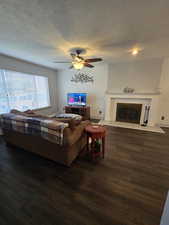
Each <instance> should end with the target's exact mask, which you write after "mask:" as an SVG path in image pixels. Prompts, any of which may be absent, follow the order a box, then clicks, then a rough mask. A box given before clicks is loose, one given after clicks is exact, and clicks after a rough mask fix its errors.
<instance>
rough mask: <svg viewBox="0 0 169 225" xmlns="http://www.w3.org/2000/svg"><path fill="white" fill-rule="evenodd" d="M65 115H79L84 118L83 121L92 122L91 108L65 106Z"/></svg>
mask: <svg viewBox="0 0 169 225" xmlns="http://www.w3.org/2000/svg"><path fill="white" fill-rule="evenodd" d="M65 113H73V114H78V115H81V116H82V117H83V120H90V106H75V105H67V106H65Z"/></svg>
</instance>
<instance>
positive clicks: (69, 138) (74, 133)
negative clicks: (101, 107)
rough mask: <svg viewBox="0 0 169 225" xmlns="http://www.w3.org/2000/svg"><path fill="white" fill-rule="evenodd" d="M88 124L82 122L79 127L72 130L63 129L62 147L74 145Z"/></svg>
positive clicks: (87, 122)
mask: <svg viewBox="0 0 169 225" xmlns="http://www.w3.org/2000/svg"><path fill="white" fill-rule="evenodd" d="M88 124H90V121H88V120H86V121H82V122H81V123H80V124H79V125H77V126H76V127H75V128H74V129H71V128H69V127H67V128H65V129H64V137H63V142H64V145H69V146H71V145H73V144H74V143H76V142H77V141H78V140H79V138H80V137H81V136H82V135H83V134H84V129H85V127H86V126H87V125H88Z"/></svg>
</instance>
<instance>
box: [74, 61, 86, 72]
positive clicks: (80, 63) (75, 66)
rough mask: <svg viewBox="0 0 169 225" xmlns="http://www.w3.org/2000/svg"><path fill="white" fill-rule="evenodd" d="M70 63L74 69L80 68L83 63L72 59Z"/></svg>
mask: <svg viewBox="0 0 169 225" xmlns="http://www.w3.org/2000/svg"><path fill="white" fill-rule="evenodd" d="M72 65H73V67H74V68H75V69H76V70H81V69H82V68H83V67H84V64H83V63H82V62H76V61H75V62H74V61H73V62H72Z"/></svg>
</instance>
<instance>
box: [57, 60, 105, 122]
mask: <svg viewBox="0 0 169 225" xmlns="http://www.w3.org/2000/svg"><path fill="white" fill-rule="evenodd" d="M107 69H108V68H107V65H106V64H103V63H101V64H97V65H96V66H95V68H93V69H83V70H82V71H81V72H87V73H88V74H90V75H91V76H93V77H94V82H93V83H86V84H81V83H74V82H71V81H70V80H71V77H72V76H73V75H74V74H75V72H76V71H75V70H70V69H67V70H62V71H59V72H58V76H57V84H58V94H59V109H60V112H63V107H64V106H65V105H66V104H67V93H69V92H84V93H87V94H88V102H87V103H88V105H90V106H91V118H100V117H101V116H100V114H99V110H101V111H102V112H103V113H104V108H105V107H104V104H105V101H104V96H105V91H106V89H107V75H108V71H107Z"/></svg>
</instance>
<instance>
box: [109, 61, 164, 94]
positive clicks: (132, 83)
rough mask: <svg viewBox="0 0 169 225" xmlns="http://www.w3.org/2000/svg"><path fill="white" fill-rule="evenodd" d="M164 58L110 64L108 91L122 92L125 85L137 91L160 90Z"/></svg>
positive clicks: (150, 91)
mask: <svg viewBox="0 0 169 225" xmlns="http://www.w3.org/2000/svg"><path fill="white" fill-rule="evenodd" d="M161 66H162V60H159V59H151V60H144V61H132V62H129V63H116V64H110V65H109V76H108V77H109V78H108V91H109V92H113V93H121V92H123V89H124V88H125V87H130V88H134V89H135V92H137V93H152V92H157V91H158V86H159V81H160V76H161Z"/></svg>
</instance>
